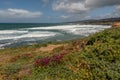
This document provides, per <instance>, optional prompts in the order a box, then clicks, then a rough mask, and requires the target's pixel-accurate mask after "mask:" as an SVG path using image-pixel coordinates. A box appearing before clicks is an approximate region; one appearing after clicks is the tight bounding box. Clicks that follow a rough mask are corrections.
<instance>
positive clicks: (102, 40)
mask: <svg viewBox="0 0 120 80" xmlns="http://www.w3.org/2000/svg"><path fill="white" fill-rule="evenodd" d="M50 44H52V45H53V44H54V45H60V44H65V45H64V46H63V45H62V46H59V47H57V48H54V49H53V50H52V51H49V52H44V51H39V49H40V48H41V47H43V46H44V47H47V46H48V45H50ZM3 59H4V60H3ZM119 75H120V28H110V29H106V30H104V31H101V32H98V33H95V34H93V35H90V36H89V37H87V38H84V39H76V40H72V41H68V42H64V43H49V44H43V45H39V44H37V45H32V46H23V47H19V48H9V49H4V50H0V79H1V80H8V79H9V80H119V79H120V76H119Z"/></svg>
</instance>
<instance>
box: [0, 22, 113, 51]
mask: <svg viewBox="0 0 120 80" xmlns="http://www.w3.org/2000/svg"><path fill="white" fill-rule="evenodd" d="M110 27H111V26H109V25H81V24H71V23H67V24H46V23H43V24H41V23H0V49H3V48H10V47H18V46H23V45H32V44H37V43H45V42H50V41H51V42H54V41H65V40H72V39H75V38H83V37H86V36H89V35H90V34H93V33H95V32H98V31H101V30H104V29H106V28H110Z"/></svg>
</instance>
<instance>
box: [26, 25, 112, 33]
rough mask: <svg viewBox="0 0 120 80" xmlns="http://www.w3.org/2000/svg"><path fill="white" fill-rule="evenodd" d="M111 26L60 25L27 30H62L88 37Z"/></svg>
mask: <svg viewBox="0 0 120 80" xmlns="http://www.w3.org/2000/svg"><path fill="white" fill-rule="evenodd" d="M110 27H111V26H108V25H80V24H77V25H60V26H51V27H34V28H28V29H29V30H62V31H66V32H67V33H73V34H76V35H84V34H85V35H86V33H88V35H89V34H90V33H95V32H97V31H99V30H103V29H105V28H110Z"/></svg>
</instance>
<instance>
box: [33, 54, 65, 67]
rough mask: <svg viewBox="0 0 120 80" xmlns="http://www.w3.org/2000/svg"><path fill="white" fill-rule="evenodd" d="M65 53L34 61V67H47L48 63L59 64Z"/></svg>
mask: <svg viewBox="0 0 120 80" xmlns="http://www.w3.org/2000/svg"><path fill="white" fill-rule="evenodd" d="M65 54H66V53H61V54H54V55H52V56H51V57H44V58H41V59H38V60H36V61H35V67H39V66H47V65H49V64H50V63H59V62H60V61H61V60H62V58H63V57H64V56H65Z"/></svg>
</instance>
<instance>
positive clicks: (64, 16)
mask: <svg viewBox="0 0 120 80" xmlns="http://www.w3.org/2000/svg"><path fill="white" fill-rule="evenodd" d="M69 17H70V16H68V15H62V16H61V18H62V19H67V18H69Z"/></svg>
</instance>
